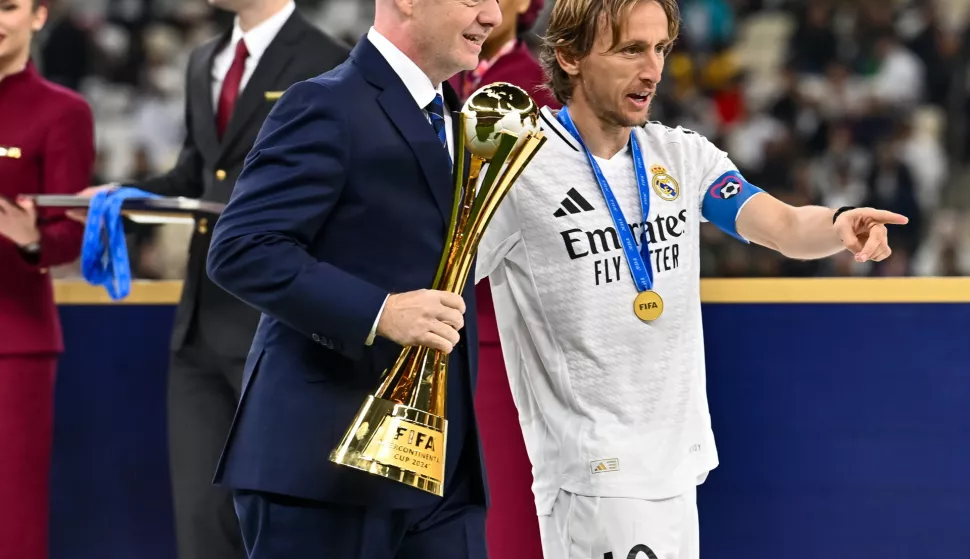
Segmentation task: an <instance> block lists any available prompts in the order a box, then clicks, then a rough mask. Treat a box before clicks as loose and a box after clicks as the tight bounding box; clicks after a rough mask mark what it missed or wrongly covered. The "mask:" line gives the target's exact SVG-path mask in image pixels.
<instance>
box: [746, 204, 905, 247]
mask: <svg viewBox="0 0 970 559" xmlns="http://www.w3.org/2000/svg"><path fill="white" fill-rule="evenodd" d="M835 212H836V210H834V209H832V208H824V207H820V206H803V207H794V206H790V205H788V204H786V203H784V202H782V201H781V200H778V199H777V198H775V197H773V196H771V195H769V194H767V193H764V192H762V193H760V194H759V195H758V196H753V197H752V198H751V199H750V200H748V202H747V203H746V204H745V205H744V207H743V208H741V211H740V212H739V214H738V218H737V229H738V233H740V234H741V235H742V236H744V237H745V238H746V239H748V240H749V241H751V242H754V243H758V244H759V245H763V246H766V247H768V248H771V249H774V250H777V251H778V252H780V253H782V254H784V255H785V256H788V257H789V258H797V259H800V260H812V259H817V258H825V257H827V256H831V255H833V254H836V253H838V252H840V251H842V250H844V249H848V250H849V251H851V252H852V254H854V255H855V259H856V261H857V262H867V261H869V260H872V261H875V262H880V261H882V260H885V259H886V258H888V257H889V255H890V254H891V253H892V250H891V249H890V248H889V242H888V240H887V231H886V225H905V224H906V223H907V222H908V221H909V218H907V217H905V216H902V215H899V214H895V213H892V212H887V211H884V210H877V209H874V208H855V209H850V210H847V211H843V212H841V213H840V214H839V216H838V218H837V219H835V221H834V223H833V217H834V216H835Z"/></svg>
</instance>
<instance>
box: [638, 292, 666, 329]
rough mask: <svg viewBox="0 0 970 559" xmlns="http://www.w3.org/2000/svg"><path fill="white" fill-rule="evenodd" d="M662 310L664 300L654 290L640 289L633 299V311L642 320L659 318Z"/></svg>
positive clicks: (648, 320) (647, 320)
mask: <svg viewBox="0 0 970 559" xmlns="http://www.w3.org/2000/svg"><path fill="white" fill-rule="evenodd" d="M663 312H664V300H663V299H661V298H660V295H658V294H657V292H656V291H642V292H640V293H638V294H637V298H636V299H634V300H633V313H634V314H636V315H637V318H639V319H640V320H642V321H644V322H650V321H652V320H657V319H658V318H660V315H662V314H663Z"/></svg>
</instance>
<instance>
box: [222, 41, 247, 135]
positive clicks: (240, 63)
mask: <svg viewBox="0 0 970 559" xmlns="http://www.w3.org/2000/svg"><path fill="white" fill-rule="evenodd" d="M248 57H249V51H248V50H247V49H246V42H245V41H243V40H242V39H239V44H237V45H236V58H234V59H233V61H232V66H230V67H229V73H227V74H226V79H225V80H223V82H222V92H221V93H219V110H218V112H217V113H216V130H218V132H219V138H220V139H222V136H223V134H225V133H226V128H228V127H229V119H231V118H232V111H233V109H235V107H236V99H237V98H239V86H240V84H242V78H243V74H244V73H245V71H246V59H247V58H248Z"/></svg>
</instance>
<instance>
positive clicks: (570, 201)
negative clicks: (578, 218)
mask: <svg viewBox="0 0 970 559" xmlns="http://www.w3.org/2000/svg"><path fill="white" fill-rule="evenodd" d="M560 204H561V206H562V207H561V208H559V209H558V210H556V213H554V214H552V215H553V216H555V217H565V216H566V213H567V212H568V213H571V214H578V213H583V212H591V211H593V205H592V204H590V203H589V202H587V201H586V198H583V196H582V195H581V194H580V193H579V192H576V189H575V188H570V189H569V192H567V193H566V197H565V198H563V200H562V202H560Z"/></svg>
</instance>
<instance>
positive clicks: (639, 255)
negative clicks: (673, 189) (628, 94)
mask: <svg viewBox="0 0 970 559" xmlns="http://www.w3.org/2000/svg"><path fill="white" fill-rule="evenodd" d="M556 118H557V119H558V120H559V122H560V123H561V124H562V125H563V127H565V128H566V130H567V131H569V133H570V134H572V136H573V137H574V138H576V141H577V142H579V145H580V146H582V147H583V151H584V152H586V158H587V159H589V164H590V165H591V166H592V167H593V175H594V176H595V177H596V182H597V183H599V185H600V190H602V191H603V198H605V199H606V206H607V207H608V208H609V210H610V215H611V216H613V225H614V226H615V227H616V234H617V235H619V236H620V242H621V243H622V244H623V251H624V252H625V253H626V261H627V263H628V264H629V266H630V274H631V275H632V276H633V283H634V284H635V285H636V288H637V291H639V292H640V293H643V292H644V291H650V290H651V289H653V267H652V266H651V265H650V249H649V248H647V228H646V226H645V222H646V220H647V218H648V217H649V215H650V188H649V181H648V180H647V170H646V167H644V165H643V154H642V153H641V152H640V143H639V142H638V141H637V136H636V134H634V133H633V131H632V130H631V131H630V149H631V150H632V151H633V168H634V169H635V170H636V175H637V190H639V191H640V209H641V211H642V212H643V219H642V221H641V222H640V225H641V227H640V229H641V233H640V249H639V251H638V250H637V244H636V240H635V239H634V238H633V233H632V232H630V225H629V223H628V222H627V220H626V218H624V217H623V211H622V210H621V209H620V204H619V202H617V200H616V196H614V195H613V190H612V189H611V188H610V185H609V183H608V182H607V181H606V177H605V176H603V171H602V170H600V166H599V164H597V163H596V159H595V158H594V157H593V154H592V153H590V151H589V148H587V147H586V144H585V143H584V142H583V139H582V138H581V137H580V135H579V131H578V130H577V129H576V125H575V124H573V120H572V118H570V116H569V109H567V108H566V107H563V108H562V109H561V110H560V111H559V114H558V115H556Z"/></svg>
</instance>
